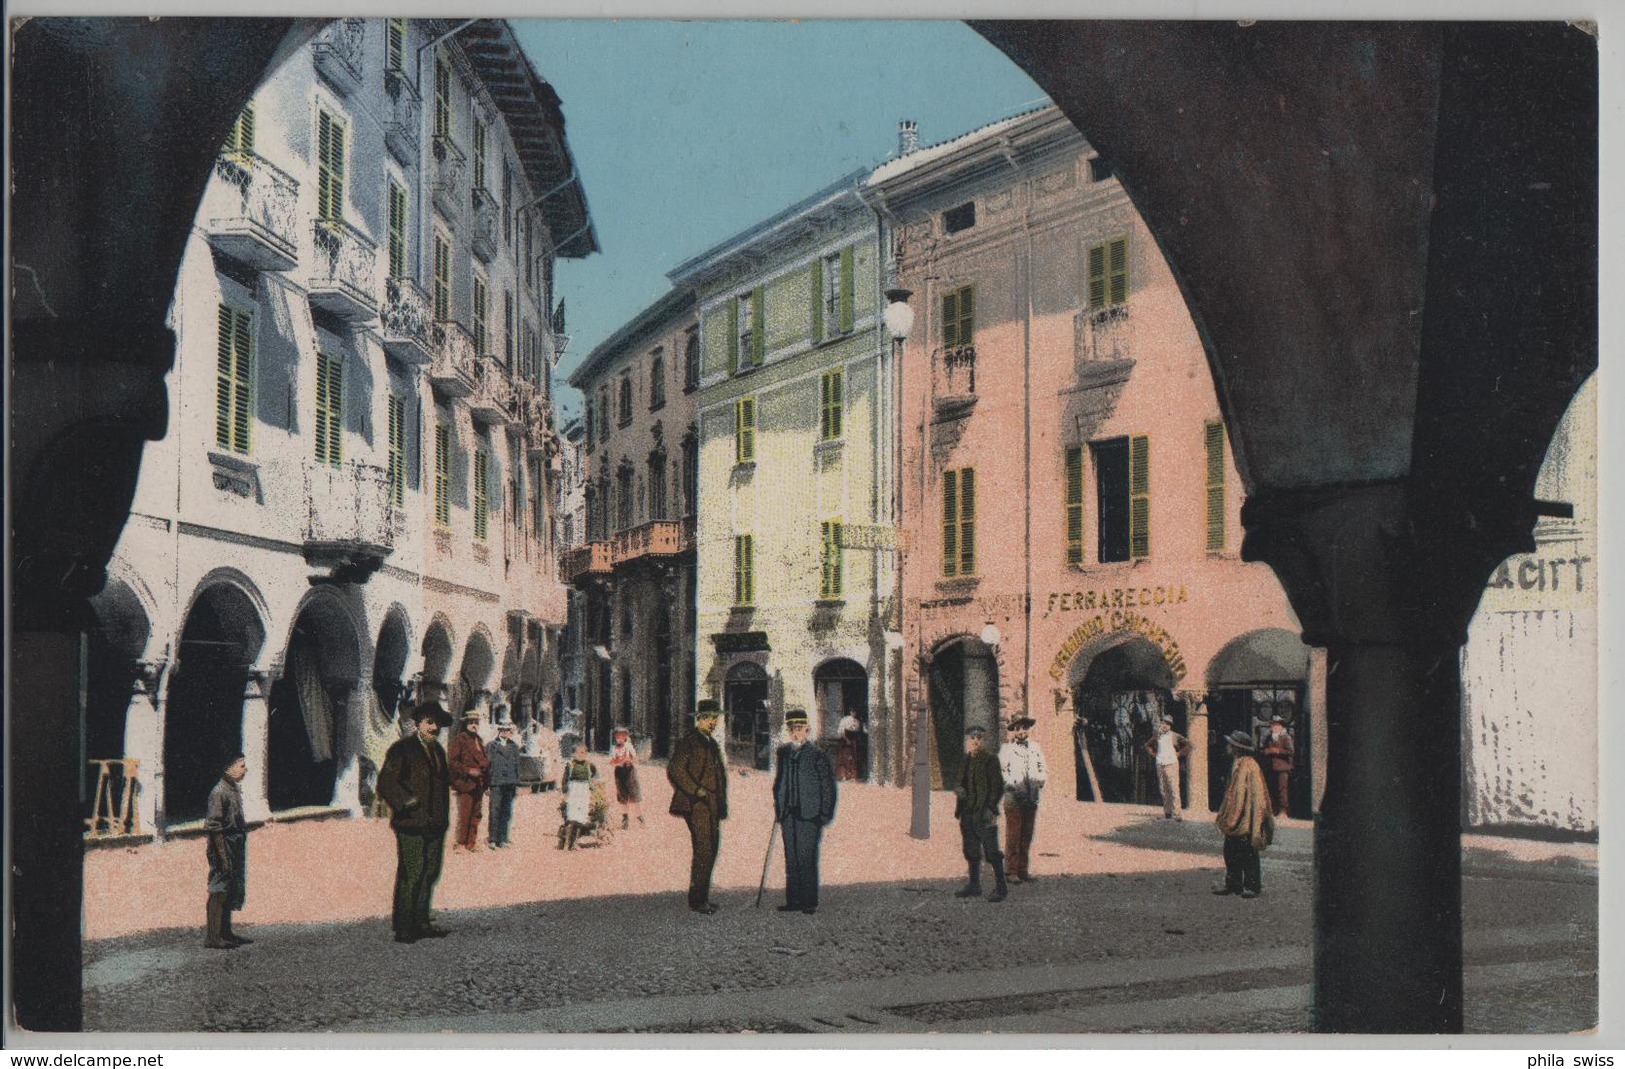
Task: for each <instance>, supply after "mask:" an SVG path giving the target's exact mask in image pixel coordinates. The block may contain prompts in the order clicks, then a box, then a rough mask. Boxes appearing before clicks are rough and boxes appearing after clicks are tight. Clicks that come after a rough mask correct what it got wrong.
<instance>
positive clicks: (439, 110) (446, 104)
mask: <svg viewBox="0 0 1625 1069" xmlns="http://www.w3.org/2000/svg"><path fill="white" fill-rule="evenodd" d="M434 136H436V137H446V138H449V137H451V63H450V62H448V61H447V60H445V59H437V60H435V64H434Z"/></svg>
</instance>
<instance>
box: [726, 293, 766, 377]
mask: <svg viewBox="0 0 1625 1069" xmlns="http://www.w3.org/2000/svg"><path fill="white" fill-rule="evenodd" d="M763 300H764V296H763V293H762V287H760V286H757V287H756V288H755V289H753V290H751V291H750V292H749V293H745V294H741V295H740V296H739V297H738V298H736V299H735V300H733V301H730V302H729V304H728V320H729V322H728V374H730V375H732V374H736V373H737V372H738V371H740V370H741V369H742V368H750V367H760V366H761V365H762V361H763V359H764V358H765V356H766V351H767V350H766V343H767V338H766V333H767V332H766V329H765V327H764V323H763V313H762V304H763Z"/></svg>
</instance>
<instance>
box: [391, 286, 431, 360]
mask: <svg viewBox="0 0 1625 1069" xmlns="http://www.w3.org/2000/svg"><path fill="white" fill-rule="evenodd" d="M379 319H380V320H382V322H383V328H384V350H385V351H386V352H387V353H389V355H390V356H391V357H392V358H393V359H395V360H398V361H399V362H401V363H402V364H405V365H406V366H407V367H422V366H423V365H425V364H429V363H432V362H433V361H434V352H435V345H434V336H433V331H432V324H431V322H430V319H429V297H428V295H427V294H426V293H424V292H423V290H422V288H421V287H420V286H418V284H417V283H416V282H413V281H412V280H411V279H409V278H392V279H389V280H388V281H387V282H385V283H384V310H383V311H382V312H381V313H379Z"/></svg>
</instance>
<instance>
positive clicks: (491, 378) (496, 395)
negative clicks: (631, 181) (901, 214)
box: [468, 353, 513, 426]
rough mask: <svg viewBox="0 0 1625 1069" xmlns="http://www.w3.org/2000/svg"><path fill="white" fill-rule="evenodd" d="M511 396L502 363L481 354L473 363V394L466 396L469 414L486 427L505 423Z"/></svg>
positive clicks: (488, 355)
mask: <svg viewBox="0 0 1625 1069" xmlns="http://www.w3.org/2000/svg"><path fill="white" fill-rule="evenodd" d="M512 394H513V388H512V386H511V385H510V384H509V382H508V372H507V370H506V369H505V368H504V367H503V366H502V361H500V360H498V359H497V358H496V357H494V356H492V355H491V354H489V353H485V354H482V355H481V356H480V358H479V359H478V360H476V361H475V362H474V392H473V393H471V394H469V396H468V411H469V414H470V415H472V416H473V417H474V419H475V420H476V421H477V422H480V423H483V424H486V425H487V426H494V425H496V424H498V423H506V422H507V421H508V405H509V404H510V402H511V399H512Z"/></svg>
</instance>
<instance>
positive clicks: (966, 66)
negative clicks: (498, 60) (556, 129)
mask: <svg viewBox="0 0 1625 1069" xmlns="http://www.w3.org/2000/svg"><path fill="white" fill-rule="evenodd" d="M512 25H513V27H514V30H515V32H516V34H517V35H518V38H519V41H520V43H521V44H522V45H523V46H524V48H525V49H526V51H528V52H529V53H530V56H531V59H532V61H533V62H534V63H535V64H536V69H537V70H538V71H539V72H540V73H541V75H542V77H544V78H546V79H547V80H548V81H549V82H551V83H552V84H553V87H554V88H555V89H556V90H557V91H558V93H559V96H560V97H561V98H562V99H563V101H564V116H565V121H566V123H567V132H568V135H569V139H570V147H571V149H572V151H573V152H574V153H575V158H576V165H577V167H578V168H579V169H580V172H581V176H582V180H583V182H584V183H585V185H586V189H587V203H588V205H589V206H590V207H591V209H592V215H593V222H594V225H595V226H596V227H597V231H598V243H599V245H600V246H601V247H602V249H603V251H602V252H601V253H598V254H596V255H594V256H591V257H589V258H587V259H585V260H580V261H575V260H565V261H560V264H559V270H558V293H559V295H560V296H562V297H563V298H564V299H565V301H566V304H567V307H568V318H569V324H568V325H569V330H570V334H571V336H572V341H571V345H570V351H569V353H568V354H566V356H565V358H564V360H563V361H562V362H561V364H560V366H559V374H558V379H559V380H561V381H560V386H561V388H560V390H559V396H560V400H561V401H562V402H563V405H564V407H565V408H566V409H567V410H568V411H571V412H576V411H579V408H580V405H579V398H578V396H577V395H576V394H575V393H574V391H572V390H570V389H569V387H568V386H566V385H563V383H562V379H563V378H565V377H566V376H568V375H569V373H570V372H571V371H572V370H574V369H575V367H576V366H577V365H578V364H579V362H580V361H581V359H582V358H583V357H584V356H585V355H586V354H587V353H588V352H590V351H591V350H592V348H593V346H595V345H597V344H598V343H599V342H601V341H602V340H603V339H604V338H606V337H608V336H609V335H610V334H611V333H612V332H613V331H614V330H615V329H616V328H617V327H619V326H620V325H621V324H622V323H625V322H626V321H627V320H629V319H631V318H632V317H633V316H634V315H636V314H637V313H638V312H639V311H641V310H642V309H643V308H644V307H646V306H647V305H648V304H649V303H650V302H652V301H654V300H655V299H656V298H657V297H659V296H660V295H661V294H662V293H664V292H665V291H666V290H667V289H668V288H669V285H668V283H667V281H666V272H667V271H668V270H670V269H671V268H672V267H674V266H676V265H677V264H678V263H680V262H681V261H683V260H684V259H686V258H688V257H689V256H692V255H694V254H695V253H698V252H702V251H704V250H705V249H706V248H708V247H710V246H711V245H713V244H715V243H716V242H718V241H720V240H721V239H723V238H725V237H727V236H728V235H730V234H733V233H735V232H736V231H739V230H741V229H743V228H745V227H747V226H749V225H750V224H752V223H754V222H756V221H757V220H759V219H764V218H766V217H767V216H769V215H772V214H773V213H775V212H777V211H778V210H779V209H781V208H783V207H786V206H787V205H789V204H791V203H792V202H794V201H796V200H799V199H800V198H802V197H804V196H806V195H807V194H809V193H812V192H813V191H815V190H817V189H819V188H820V187H822V186H824V185H826V184H828V183H829V182H831V181H833V180H834V179H836V178H839V177H840V176H841V175H842V174H844V173H846V172H848V171H850V170H852V169H854V168H856V167H862V166H870V165H873V164H876V163H879V162H881V161H882V160H884V159H886V158H887V157H888V156H890V155H891V154H892V153H894V152H895V150H896V146H897V122H898V120H899V119H905V118H908V119H915V120H917V121H918V122H919V124H920V141H921V143H922V144H927V145H929V144H933V143H935V142H938V141H945V140H947V139H948V138H951V137H955V136H957V135H959V134H961V133H964V132H965V131H967V130H971V129H974V128H975V127H978V126H981V125H983V124H985V123H988V122H992V121H994V120H996V119H1000V118H1003V117H1004V116H1006V115H1009V114H1012V113H1013V112H1016V111H1019V110H1022V109H1024V108H1029V107H1034V106H1036V105H1038V104H1041V103H1044V102H1045V98H1044V95H1043V92H1042V91H1041V90H1040V89H1039V88H1038V87H1037V86H1036V85H1034V84H1033V82H1032V81H1031V80H1030V79H1029V78H1028V77H1027V76H1026V75H1025V74H1023V73H1022V72H1021V70H1020V69H1019V68H1017V67H1016V66H1015V64H1013V63H1011V62H1010V61H1009V60H1008V59H1006V58H1005V56H1004V54H1003V53H1001V52H999V51H998V50H997V49H995V48H994V47H993V46H992V45H990V44H988V43H987V42H986V41H985V40H983V39H982V38H981V37H979V36H977V35H976V34H975V33H974V32H972V31H971V30H970V29H969V28H968V27H967V26H965V25H964V24H963V23H959V22H946V21H943V22H882V21H872V22H851V21H846V22H833V21H832V22H818V21H811V22H809V21H803V22H788V21H786V22H677V21H656V20H651V21H638V20H622V21H577V20H567V21H542V20H517V21H514V22H513V23H512Z"/></svg>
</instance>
